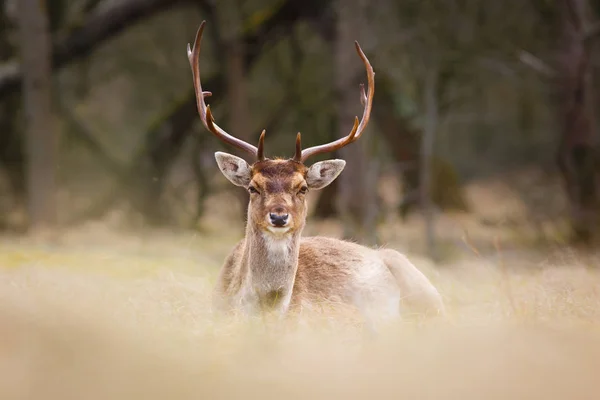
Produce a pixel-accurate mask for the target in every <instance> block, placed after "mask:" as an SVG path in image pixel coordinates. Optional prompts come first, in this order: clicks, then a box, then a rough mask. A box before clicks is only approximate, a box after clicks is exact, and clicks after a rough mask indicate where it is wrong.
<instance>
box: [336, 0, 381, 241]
mask: <svg viewBox="0 0 600 400" xmlns="http://www.w3.org/2000/svg"><path fill="white" fill-rule="evenodd" d="M335 4H336V12H337V22H336V26H337V29H336V36H335V42H334V43H335V44H334V57H335V66H336V68H335V79H334V85H335V89H336V90H335V92H336V104H337V126H338V135H337V137H344V136H346V135H348V134H349V133H350V131H351V130H352V126H353V124H354V118H355V116H362V112H361V108H362V105H361V102H360V91H359V90H358V88H359V85H358V82H360V81H365V80H366V77H365V67H364V65H363V64H362V62H360V58H359V57H358V55H357V54H356V49H355V48H354V46H353V45H352V43H353V42H354V41H355V40H356V39H357V37H361V36H364V35H361V33H362V32H364V31H365V30H364V29H362V28H363V27H364V26H366V25H367V24H366V22H367V21H366V20H365V19H364V17H363V15H364V10H365V6H366V3H365V1H363V0H352V1H350V2H349V1H341V0H337V1H336V3H335ZM366 34H368V32H366V33H365V35H366ZM363 46H364V43H363ZM365 84H366V82H365ZM372 136H373V126H372V125H371V126H369V128H368V132H366V133H365V134H364V135H362V136H361V137H360V139H359V140H357V141H356V142H354V143H352V144H351V145H349V146H346V147H344V148H342V149H340V150H339V153H340V156H341V157H342V158H343V159H345V160H347V164H346V168H345V169H344V172H343V173H342V174H341V176H340V177H339V178H338V179H339V180H340V182H339V183H338V188H339V192H338V196H339V198H338V205H339V210H340V217H341V218H342V222H343V224H344V236H345V237H346V238H352V239H355V240H358V241H360V242H363V243H371V244H375V243H376V241H377V237H376V232H375V218H374V216H373V215H372V210H374V209H376V206H375V205H374V203H375V202H376V201H377V185H376V183H377V179H370V178H372V175H373V174H372V170H371V169H372V167H373V165H374V164H373V163H372V162H371V157H370V154H369V145H370V143H371V142H372V140H373V138H372Z"/></svg>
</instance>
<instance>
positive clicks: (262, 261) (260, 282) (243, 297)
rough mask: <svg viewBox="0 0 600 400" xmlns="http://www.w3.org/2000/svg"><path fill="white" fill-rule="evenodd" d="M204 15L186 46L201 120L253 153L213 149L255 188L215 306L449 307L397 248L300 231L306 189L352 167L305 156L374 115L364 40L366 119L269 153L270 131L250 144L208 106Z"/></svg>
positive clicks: (230, 174) (391, 313) (356, 133)
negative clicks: (289, 150)
mask: <svg viewBox="0 0 600 400" xmlns="http://www.w3.org/2000/svg"><path fill="white" fill-rule="evenodd" d="M205 22H206V21H203V22H202V24H201V25H200V27H199V29H198V31H197V34H196V39H195V42H194V46H193V48H192V49H190V46H189V44H188V48H187V53H188V59H189V62H190V67H191V69H192V75H193V82H194V88H195V92H196V100H197V107H198V113H199V115H200V119H201V120H202V123H203V124H204V126H205V127H206V129H208V131H210V132H211V133H212V134H213V135H215V136H216V137H217V138H219V139H220V140H222V141H223V142H225V143H227V144H230V145H233V146H235V147H237V148H239V149H242V150H244V151H246V152H248V153H250V154H251V155H252V156H253V157H255V159H256V161H255V162H254V163H253V164H252V165H249V164H248V163H247V162H246V161H245V160H243V159H242V158H239V157H237V156H234V155H231V154H227V153H223V152H217V153H215V158H216V161H217V164H218V166H219V169H220V170H221V172H222V173H223V175H225V177H226V178H227V179H228V180H229V181H231V183H233V184H234V185H237V186H240V187H242V188H244V189H245V190H248V191H249V192H250V200H249V205H248V215H247V223H246V235H245V237H244V238H243V239H242V240H241V241H240V242H239V243H238V244H237V246H236V247H235V248H234V249H233V251H232V252H231V254H230V255H229V256H228V257H227V259H226V260H225V263H224V265H223V266H222V268H221V271H220V274H219V277H218V281H217V284H216V287H215V290H214V306H215V308H216V309H218V310H229V311H232V310H239V311H242V312H245V313H248V314H255V313H260V312H262V311H265V310H269V311H275V312H280V313H282V314H285V313H286V312H287V311H288V310H301V309H305V308H311V307H312V306H314V305H316V304H319V303H321V302H334V303H336V302H337V303H342V304H346V305H350V306H354V307H357V308H358V309H359V311H360V312H362V313H365V314H367V313H368V315H369V316H373V315H374V316H382V317H396V316H398V317H399V316H400V307H401V302H402V301H403V300H417V301H418V302H419V303H420V305H425V306H426V307H427V310H428V311H433V312H436V313H441V312H443V309H444V305H443V302H442V299H441V296H440V294H439V293H438V291H437V290H436V288H435V287H434V286H433V285H432V284H431V282H430V281H429V280H428V279H427V277H426V276H425V275H424V274H423V273H422V272H420V271H419V270H418V269H417V268H416V267H415V266H414V265H413V264H412V263H411V262H410V261H409V260H408V259H407V258H406V257H405V256H404V255H402V254H400V253H399V252H397V251H395V250H391V249H371V248H367V247H364V246H362V245H359V244H357V243H353V242H348V241H343V240H338V239H334V238H329V237H302V230H303V228H304V226H305V223H306V216H307V202H306V194H307V192H308V191H309V190H318V189H322V188H324V187H325V186H327V185H329V184H330V183H331V182H332V181H333V180H334V179H335V178H337V176H338V175H339V174H340V173H341V172H342V170H343V169H344V166H345V165H346V162H345V161H343V160H337V159H333V160H327V161H321V162H317V163H314V164H313V165H311V166H310V167H307V166H306V165H305V162H306V160H307V159H308V158H309V157H311V156H314V155H316V154H320V153H326V152H331V151H334V150H337V149H340V148H342V147H344V146H346V145H348V144H350V143H352V142H354V141H356V140H357V139H359V138H360V136H361V135H362V133H363V132H364V130H365V128H366V127H367V124H368V123H369V117H370V113H371V105H372V103H373V94H374V84H375V81H374V77H375V73H374V72H373V68H372V67H371V64H370V63H369V60H368V59H367V57H366V56H365V54H364V53H363V51H362V49H361V47H360V45H359V44H358V42H355V46H356V50H357V52H358V55H359V56H360V58H361V59H362V61H363V63H364V65H365V67H366V70H367V77H368V90H367V93H365V90H364V86H363V85H361V102H362V103H363V105H364V112H363V116H362V120H361V121H360V123H359V121H358V117H356V118H355V121H354V126H353V128H352V130H351V132H350V134H349V135H348V136H346V137H344V138H341V139H338V140H336V141H334V142H331V143H329V144H324V145H320V146H315V147H310V148H307V149H304V150H303V149H302V146H301V139H300V133H298V134H297V136H296V153H295V155H294V157H293V158H291V159H278V158H276V159H269V158H266V157H265V155H264V139H265V131H264V130H263V131H262V134H261V135H260V139H259V141H258V147H254V146H253V145H251V144H249V143H247V142H245V141H243V140H240V139H238V138H236V137H233V136H231V135H229V134H228V133H227V132H225V131H224V130H223V129H222V128H220V127H219V126H218V125H217V124H216V123H215V121H214V119H213V116H212V113H211V110H210V106H208V105H206V102H205V99H204V98H205V97H207V96H210V95H211V93H210V92H204V91H203V90H202V85H201V82H200V66H199V56H200V46H201V40H202V33H203V30H204V25H205Z"/></svg>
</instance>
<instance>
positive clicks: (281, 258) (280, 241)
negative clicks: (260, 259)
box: [262, 232, 294, 264]
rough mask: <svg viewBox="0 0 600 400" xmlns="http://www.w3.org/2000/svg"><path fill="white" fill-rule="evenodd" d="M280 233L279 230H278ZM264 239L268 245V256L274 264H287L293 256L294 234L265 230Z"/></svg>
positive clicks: (266, 245)
mask: <svg viewBox="0 0 600 400" xmlns="http://www.w3.org/2000/svg"><path fill="white" fill-rule="evenodd" d="M278 233H279V232H278ZM262 235H263V240H264V243H265V247H266V252H267V258H268V260H269V262H271V263H273V264H285V263H288V262H289V258H290V256H293V255H292V254H291V253H292V245H293V240H294V238H293V235H285V236H284V235H281V236H279V235H272V234H268V233H266V232H263V234H262Z"/></svg>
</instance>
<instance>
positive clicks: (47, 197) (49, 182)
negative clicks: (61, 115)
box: [19, 0, 58, 229]
mask: <svg viewBox="0 0 600 400" xmlns="http://www.w3.org/2000/svg"><path fill="white" fill-rule="evenodd" d="M19 32H20V43H21V59H22V69H23V109H24V111H25V135H26V142H27V146H26V147H27V197H28V210H29V225H30V227H31V228H34V229H37V228H41V227H53V226H54V225H55V224H56V200H55V196H56V167H57V144H58V143H57V140H58V136H57V132H56V130H55V128H54V121H53V117H52V107H51V90H52V70H51V65H50V63H51V61H50V57H51V37H50V31H49V23H48V16H47V9H46V2H45V1H39V0H21V1H19Z"/></svg>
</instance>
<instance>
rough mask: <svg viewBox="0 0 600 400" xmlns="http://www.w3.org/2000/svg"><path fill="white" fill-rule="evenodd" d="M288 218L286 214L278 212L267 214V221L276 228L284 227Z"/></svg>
mask: <svg viewBox="0 0 600 400" xmlns="http://www.w3.org/2000/svg"><path fill="white" fill-rule="evenodd" d="M288 217H289V214H287V213H278V212H272V213H269V221H270V222H271V225H273V226H274V227H277V228H282V227H284V226H286V225H287V223H288Z"/></svg>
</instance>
